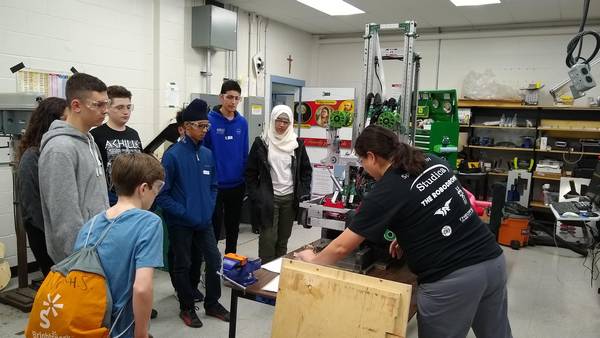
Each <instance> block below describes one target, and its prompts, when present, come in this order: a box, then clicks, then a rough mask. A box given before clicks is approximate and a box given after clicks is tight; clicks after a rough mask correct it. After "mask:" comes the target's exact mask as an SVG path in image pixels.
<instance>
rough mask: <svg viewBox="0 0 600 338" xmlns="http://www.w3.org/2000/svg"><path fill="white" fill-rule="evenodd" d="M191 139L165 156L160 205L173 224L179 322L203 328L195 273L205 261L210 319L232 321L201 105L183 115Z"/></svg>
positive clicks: (171, 240)
mask: <svg viewBox="0 0 600 338" xmlns="http://www.w3.org/2000/svg"><path fill="white" fill-rule="evenodd" d="M181 120H182V122H183V127H184V129H185V136H184V137H183V138H182V139H181V140H180V141H179V142H177V143H175V144H174V145H173V146H171V148H169V150H168V151H167V152H165V154H164V156H163V159H162V163H163V166H164V168H165V173H166V178H165V186H164V188H163V190H162V191H161V193H160V195H159V196H158V197H157V199H156V202H157V204H158V206H160V207H161V208H162V210H163V217H164V219H165V222H166V223H167V224H168V230H169V245H170V248H169V249H170V250H171V252H172V253H173V268H172V275H171V276H172V277H171V278H172V282H173V285H174V286H175V291H176V292H177V296H178V299H179V309H180V313H179V317H180V318H181V319H182V320H183V322H184V323H185V325H187V326H190V327H201V326H202V321H201V320H200V318H198V315H197V314H196V308H195V305H194V301H195V294H196V293H197V291H198V289H197V281H192V278H191V274H190V271H196V270H197V269H199V264H200V259H201V257H203V258H204V261H205V265H206V269H205V276H206V278H205V280H206V296H205V297H204V310H205V311H206V315H208V316H213V317H216V318H219V319H221V320H223V321H229V311H227V310H226V309H225V308H224V307H223V306H222V305H221V304H220V303H219V299H220V298H221V283H220V279H219V276H218V274H217V272H218V271H219V270H220V269H221V254H220V253H219V249H218V248H217V242H216V240H215V234H214V230H213V227H212V216H213V211H214V208H215V202H216V197H217V187H218V186H217V175H216V170H215V162H214V160H213V155H212V152H211V151H210V149H208V148H206V147H205V146H204V145H203V141H204V137H205V136H206V133H207V132H208V131H209V130H210V128H211V125H210V123H209V121H208V106H207V104H206V102H204V101H203V100H200V99H195V100H194V101H192V102H191V103H190V104H189V105H188V106H187V107H186V108H185V109H184V111H183V112H182V114H181Z"/></svg>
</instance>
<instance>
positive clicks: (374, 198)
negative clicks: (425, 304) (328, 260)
mask: <svg viewBox="0 0 600 338" xmlns="http://www.w3.org/2000/svg"><path fill="white" fill-rule="evenodd" d="M426 161H427V162H426V166H425V170H424V171H423V172H422V173H421V174H420V175H418V176H410V175H409V174H407V173H406V172H404V171H402V170H400V169H393V168H390V169H389V170H388V171H387V172H386V173H385V174H384V175H383V177H382V178H381V179H380V180H379V181H378V182H377V183H376V184H375V185H374V187H373V190H372V191H371V192H369V193H368V194H367V195H366V196H365V198H364V199H363V202H362V204H361V206H360V207H359V209H358V211H357V213H356V215H355V217H354V219H353V220H352V223H351V225H350V226H349V228H350V230H352V231H353V232H355V233H357V234H359V235H361V236H363V237H365V238H366V239H367V240H369V241H372V242H381V240H382V238H383V234H384V232H385V229H386V228H389V229H390V230H392V231H393V232H394V233H395V234H396V238H397V239H398V244H400V247H402V249H404V254H405V255H406V259H407V262H408V266H409V267H410V269H411V270H412V271H413V272H414V273H415V274H417V276H418V279H419V283H430V282H435V281H437V280H439V279H441V278H443V277H444V276H446V275H448V274H450V273H451V272H453V271H456V270H458V269H461V268H464V267H467V266H470V265H473V264H477V263H480V262H483V261H486V260H489V259H492V258H496V257H498V256H499V255H500V254H501V253H502V249H501V248H500V247H499V246H498V244H497V243H496V240H495V238H494V236H493V235H492V233H491V231H490V230H489V228H488V227H487V226H486V225H485V224H484V223H483V222H482V221H481V219H480V218H479V216H477V214H476V213H475V211H474V210H473V208H472V207H471V204H470V203H469V200H468V198H467V196H466V194H465V193H464V191H463V190H462V187H461V186H460V183H459V182H458V180H457V178H456V176H454V174H453V173H452V170H451V169H450V168H449V167H448V164H447V162H445V161H444V160H442V159H440V158H439V157H436V156H433V155H426Z"/></svg>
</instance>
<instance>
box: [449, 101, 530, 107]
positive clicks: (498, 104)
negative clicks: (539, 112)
mask: <svg viewBox="0 0 600 338" xmlns="http://www.w3.org/2000/svg"><path fill="white" fill-rule="evenodd" d="M458 106H459V107H460V108H478V107H490V108H521V109H537V107H536V106H523V105H521V101H516V100H514V101H504V100H467V99H460V100H458Z"/></svg>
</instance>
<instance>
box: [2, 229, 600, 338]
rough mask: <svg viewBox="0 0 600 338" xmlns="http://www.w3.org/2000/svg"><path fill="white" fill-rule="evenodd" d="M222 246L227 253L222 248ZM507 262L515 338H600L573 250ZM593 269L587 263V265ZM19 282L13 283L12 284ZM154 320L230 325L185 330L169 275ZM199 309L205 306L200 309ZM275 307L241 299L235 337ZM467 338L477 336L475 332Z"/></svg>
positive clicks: (7, 314)
mask: <svg viewBox="0 0 600 338" xmlns="http://www.w3.org/2000/svg"><path fill="white" fill-rule="evenodd" d="M319 236H320V229H303V228H301V227H294V232H293V234H292V238H291V239H290V242H289V249H292V248H297V247H300V246H301V245H304V244H306V243H309V242H311V241H313V240H314V239H317V238H319ZM219 247H220V249H221V251H222V250H223V244H222V243H220V244H219ZM257 247H258V237H257V235H254V234H252V233H251V232H250V227H249V226H242V229H241V231H240V238H239V253H241V254H243V255H250V256H256V254H257ZM504 252H505V254H506V257H507V261H508V278H509V281H508V295H509V317H510V321H511V326H512V330H513V335H514V337H528V338H536V337H540V338H542V337H543V338H551V337H557V338H558V337H560V338H566V337H578V338H587V337H589V338H597V337H599V336H600V295H599V294H598V287H599V286H600V283H598V282H597V281H595V282H594V286H593V287H591V286H590V272H589V271H588V270H587V269H586V268H585V267H584V266H583V263H584V259H583V258H581V257H580V256H578V255H577V254H575V253H572V252H571V251H569V250H565V249H559V248H553V247H527V248H524V249H521V250H518V251H515V250H511V249H507V248H504ZM585 264H586V265H587V266H589V264H590V262H589V259H588V261H587V262H586V263H585ZM15 283H16V281H15V280H14V279H13V281H12V285H13V286H14V285H15ZM154 289H155V293H154V305H155V306H154V307H155V308H156V309H157V310H158V312H159V315H158V318H157V319H155V320H153V321H152V328H151V330H150V331H151V333H152V334H153V335H154V337H211V338H216V337H227V334H228V325H227V323H225V322H221V321H219V320H217V319H214V318H212V317H210V318H209V317H206V316H205V315H204V312H203V310H200V311H198V314H199V316H200V319H201V320H202V321H203V322H204V327H202V328H200V329H192V328H188V327H186V326H185V325H184V324H183V323H182V322H181V320H180V319H179V317H178V303H177V300H176V299H175V297H174V295H173V289H172V287H171V282H170V280H169V276H168V274H167V273H165V272H162V271H158V272H157V273H156V274H155V287H154ZM229 298H230V292H229V289H227V288H223V295H222V298H221V302H222V304H223V305H225V307H226V308H229ZM199 305H201V304H199ZM274 309H275V308H274V307H271V306H268V305H264V304H260V303H256V302H252V301H247V300H244V299H240V301H239V304H238V311H239V312H238V330H237V333H238V334H237V337H249V338H259V337H269V336H270V333H271V320H272V318H273V313H274ZM26 321H27V314H24V313H22V312H20V311H18V310H15V309H13V308H10V307H7V306H5V305H2V304H0V337H14V336H21V335H22V331H23V329H24V327H25V325H26ZM417 336H418V335H417V320H416V317H415V318H413V319H412V320H411V321H410V323H409V326H408V332H407V337H409V338H415V337H417ZM469 337H474V335H473V333H472V332H471V333H470V334H469Z"/></svg>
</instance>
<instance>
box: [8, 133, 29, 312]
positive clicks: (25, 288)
mask: <svg viewBox="0 0 600 338" xmlns="http://www.w3.org/2000/svg"><path fill="white" fill-rule="evenodd" d="M11 143H12V148H13V154H14V153H15V151H16V149H17V146H16V144H18V142H14V138H13V142H11ZM10 166H11V169H12V170H11V171H12V180H13V209H14V222H15V233H16V237H17V262H18V263H17V264H18V265H17V276H18V281H19V287H18V288H17V289H13V290H9V291H6V292H3V293H0V303H3V304H6V305H10V306H12V307H15V308H17V309H19V310H21V311H23V312H30V311H31V307H32V306H33V300H34V299H35V294H36V291H35V290H33V289H32V288H30V287H29V277H28V271H27V234H26V232H25V226H24V225H23V218H22V217H21V215H22V214H21V201H20V199H19V190H18V184H19V177H18V176H19V173H18V167H19V165H18V163H16V162H14V161H11V163H10Z"/></svg>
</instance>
